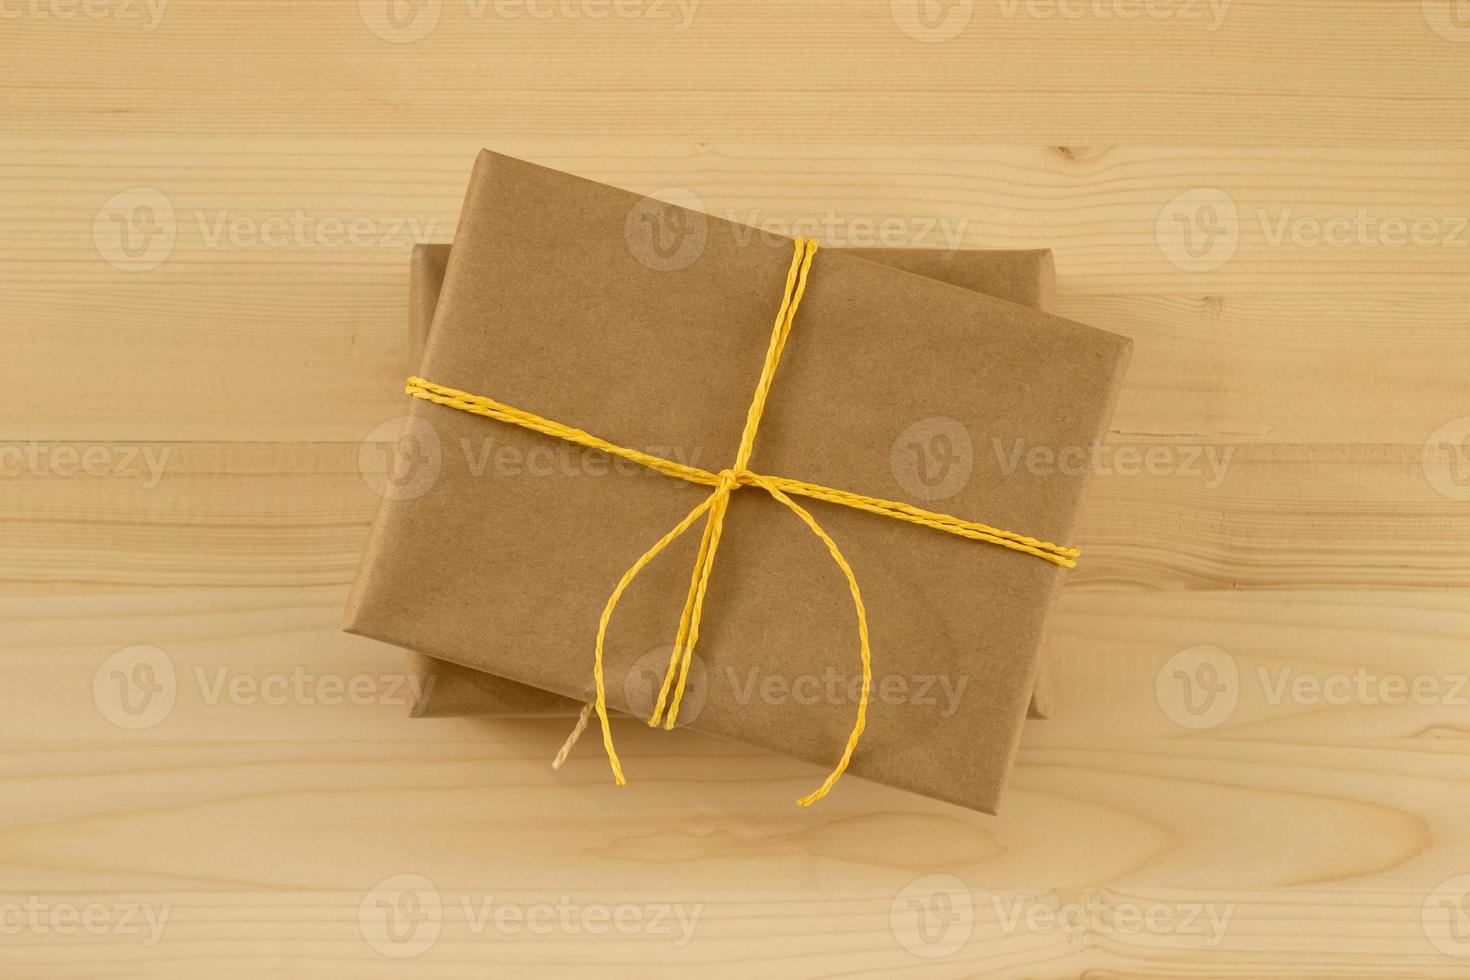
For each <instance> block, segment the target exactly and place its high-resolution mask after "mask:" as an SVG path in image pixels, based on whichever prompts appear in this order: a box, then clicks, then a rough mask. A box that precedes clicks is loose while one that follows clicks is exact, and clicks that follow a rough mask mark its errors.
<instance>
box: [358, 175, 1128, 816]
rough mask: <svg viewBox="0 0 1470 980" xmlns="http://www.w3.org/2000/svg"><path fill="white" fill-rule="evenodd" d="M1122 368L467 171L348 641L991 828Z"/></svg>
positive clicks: (1095, 339)
mask: <svg viewBox="0 0 1470 980" xmlns="http://www.w3.org/2000/svg"><path fill="white" fill-rule="evenodd" d="M773 324H774V327H773ZM1129 349H1130V344H1129V341H1128V340H1127V339H1126V338H1123V337H1119V336H1115V335H1112V334H1109V333H1106V332H1103V331H1099V330H1095V329H1093V328H1090V327H1087V326H1084V325H1082V324H1078V323H1075V322H1071V321H1068V320H1064V319H1061V318H1058V317H1055V316H1051V315H1049V314H1046V313H1043V312H1040V311H1038V310H1035V309H1032V308H1028V307H1026V306H1022V305H1018V304H1015V303H1010V302H1007V301H1005V300H1001V299H997V298H994V297H991V296H988V295H985V294H983V293H980V292H977V291H974V290H970V289H964V288H960V287H957V286H953V285H950V284H947V283H943V282H939V281H937V280H935V279H933V278H928V277H925V276H920V275H915V274H914V273H912V272H909V271H905V270H903V269H898V268H894V267H893V266H892V265H885V264H881V263H878V262H874V261H871V260H869V259H867V258H864V257H861V256H857V255H852V254H847V253H845V252H844V251H842V250H836V249H834V250H828V251H815V252H814V251H813V248H812V246H811V245H810V243H803V242H792V241H790V240H787V239H781V238H780V237H779V236H774V235H770V234H767V233H764V232H761V231H757V230H755V229H750V228H746V227H743V226H740V225H738V224H735V223H732V222H727V221H723V220H721V219H719V218H715V217H711V216H706V215H702V214H699V213H697V212H694V211H689V210H687V209H684V208H680V207H677V206H675V205H671V204H665V203H662V202H658V201H651V200H649V199H646V198H641V197H640V196H639V195H637V194H633V193H630V192H627V191H622V190H619V189H616V188H611V187H607V186H605V185H601V184H597V183H595V182H592V181H587V180H583V179H580V178H576V177H573V176H570V175H567V174H562V173H558V172H556V171H552V170H548V169H545V168H542V167H537V166H535V165H533V164H529V163H525V162H523V161H518V160H514V159H511V158H509V157H505V156H502V155H498V154H494V153H489V152H486V153H483V154H482V155H481V156H480V158H479V160H478V161H477V163H476V167H475V171H474V174H473V176H472V178H471V182H470V187H469V191H468V194H467V196H466V200H465V206H464V210H463V212H462V214H461V219H460V225H459V231H458V235H457V237H456V240H455V245H454V249H453V251H452V253H451V255H450V258H449V263H448V268H447V270H446V274H445V277H444V283H443V290H442V293H441V295H440V299H439V303H438V306H437V309H436V311H435V314H434V319H433V329H432V332H431V334H430V337H429V340H428V344H427V348H426V350H425V353H424V359H423V364H422V367H421V369H420V373H421V375H422V378H420V379H413V380H411V381H410V383H409V385H408V389H407V390H408V392H409V393H410V394H412V395H414V396H415V397H414V399H413V400H412V401H411V402H410V408H409V414H408V421H407V425H408V426H410V427H412V428H414V429H415V430H416V433H417V439H416V442H417V443H418V444H419V445H420V446H426V447H429V448H430V449H431V450H432V452H430V453H429V454H428V455H429V457H430V458H431V461H432V463H433V465H432V466H430V467H428V468H427V469H426V470H424V473H423V476H424V478H423V479H419V480H416V481H415V484H416V485H415V487H414V488H413V490H414V492H412V493H402V494H389V495H387V496H386V497H385V499H384V501H383V504H382V506H381V507H380V509H379V514H378V517H377V519H376V521H375V523H374V528H373V532H372V534H371V536H370V538H369V542H368V545H367V548H366V550H365V552H364V556H363V561H362V565H361V569H360V572H359V575H358V578H357V581H356V583H355V586H354V589H353V592H352V595H351V597H350V599H349V603H348V608H347V612H346V621H345V626H346V628H347V629H348V630H349V631H351V632H355V633H359V634H362V635H365V636H370V637H373V638H375V639H379V640H382V641H385V642H389V643H393V644H396V645H398V646H402V647H407V648H410V649H414V650H419V651H423V652H424V653H426V654H428V655H430V656H433V657H437V658H439V659H442V660H446V661H450V662H453V663H456V664H460V665H462V666H465V667H469V668H472V669H474V670H477V671H481V672H484V673H487V674H491V675H495V676H498V677H503V678H506V679H508V680H510V681H514V682H516V683H519V684H523V685H527V686H530V687H533V688H536V689H539V690H543V691H549V692H551V693H554V694H559V695H562V696H564V697H567V698H570V699H574V700H577V701H582V702H586V701H589V700H593V699H596V700H597V702H598V703H599V706H600V707H605V708H606V709H609V710H620V711H630V712H632V713H635V714H648V713H649V712H650V711H652V714H653V716H655V717H657V718H659V719H661V720H662V721H663V723H665V724H666V725H670V724H672V723H673V721H674V720H675V719H676V720H677V723H678V724H681V725H683V724H687V725H689V726H691V727H694V728H696V729H699V730H701V731H705V732H709V733H711V734H714V735H717V736H720V737H725V738H731V739H736V740H739V741H742V742H745V743H748V744H752V745H756V746H761V747H764V748H768V749H771V750H774V751H777V752H781V753H784V754H786V755H789V756H791V757H794V758H797V759H803V760H806V761H809V762H812V763H814V764H816V765H818V766H821V767H824V768H826V769H827V770H828V773H827V777H826V779H825V781H823V780H822V773H821V772H814V776H813V780H814V782H819V783H820V785H819V786H818V787H817V789H816V791H815V792H814V793H812V794H809V795H808V796H807V797H805V798H804V800H803V802H811V801H813V800H814V799H816V798H819V797H820V796H821V795H822V794H823V793H825V792H826V790H827V789H829V788H831V787H832V785H833V781H834V779H835V777H836V776H837V775H838V774H840V773H841V771H842V769H843V767H846V769H847V771H848V772H850V773H851V774H853V775H856V776H860V777H864V778H868V779H872V780H875V781H878V782H880V783H884V784H887V785H890V786H895V787H899V788H903V789H907V790H911V791H913V792H917V793H921V794H923V795H926V796H930V797H933V798H936V799H941V800H947V801H950V802H953V803H957V804H959V805H962V806H967V807H971V808H974V809H978V810H982V811H985V812H995V809H996V807H997V805H998V801H999V799H1000V794H1001V788H1002V786H1003V784H1004V781H1005V776H1006V774H1007V772H1008V771H1009V769H1010V766H1011V763H1012V760H1013V756H1014V753H1015V748H1016V743H1017V739H1018V735H1019V732H1020V729H1021V725H1022V722H1023V719H1024V717H1025V714H1026V709H1027V704H1028V702H1029V700H1030V698H1031V693H1032V689H1033V686H1034V684H1035V679H1036V675H1037V669H1038V660H1039V652H1040V650H1041V646H1042V642H1043V637H1044V636H1045V632H1046V623H1047V618H1048V616H1049V614H1050V611H1051V607H1052V604H1053V600H1054V599H1055V596H1056V593H1057V590H1058V589H1059V588H1060V586H1061V583H1062V581H1063V580H1064V577H1065V574H1066V568H1067V567H1068V566H1070V565H1071V564H1073V563H1074V561H1075V555H1074V552H1073V551H1071V550H1070V549H1069V548H1068V547H1067V545H1068V543H1069V542H1070V540H1071V538H1072V536H1073V532H1074V531H1075V528H1076V523H1077V515H1078V510H1079V508H1080V505H1081V501H1082V498H1083V493H1084V489H1085V484H1086V469H1087V468H1086V467H1085V466H1082V467H1069V466H1058V465H1054V464H1055V463H1056V461H1057V460H1059V459H1062V458H1067V457H1068V456H1069V454H1072V453H1074V452H1075V453H1084V452H1085V451H1086V449H1087V448H1088V447H1090V446H1092V445H1093V444H1094V443H1095V442H1096V441H1097V440H1100V439H1101V438H1102V436H1103V435H1104V433H1105V432H1106V430H1107V424H1108V419H1109V416H1110V413H1111V410H1112V406H1113V403H1114V401H1115V400H1116V397H1117V393H1118V390H1119V387H1120V385H1121V382H1122V377H1123V373H1124V370H1125V367H1126V362H1127V359H1128V354H1129ZM487 440H490V441H489V442H487ZM467 449H468V450H472V451H466V450H467ZM992 450H993V451H992ZM1018 450H1019V451H1018ZM490 458H493V459H497V460H501V461H507V465H506V466H504V467H502V466H499V465H487V464H486V460H487V459H490ZM936 458H938V459H940V460H941V461H942V464H943V465H940V466H937V467H936V466H935V465H933V464H934V461H935V459H936ZM533 459H534V460H537V461H539V462H538V464H537V465H535V466H532V465H531V461H532V460H533ZM1047 460H1050V461H1051V463H1052V465H1049V464H1047V462H1046V461H1047ZM509 464H515V465H509ZM621 464H629V465H621ZM797 498H800V500H799V503H798V502H797ZM700 520H703V522H704V523H703V524H702V525H701V524H700V523H699V521H700ZM701 526H702V527H703V529H704V530H703V531H701V530H700V527H701ZM690 528H695V530H694V531H693V532H692V533H685V534H683V535H682V536H676V535H675V534H674V532H675V531H679V530H683V531H688V530H689V529H690ZM660 548H661V549H662V550H661V551H660V550H659V549H660ZM656 552H657V553H656ZM691 570H693V573H692V574H691ZM634 573H636V578H633V577H631V576H632V575H633V574H634ZM859 583H860V588H859ZM613 597H615V598H617V599H618V604H617V605H616V607H615V609H613V608H610V598H613ZM696 634H697V642H693V641H694V637H695V635H696ZM600 637H601V638H603V639H605V642H603V643H601V644H600V646H599V644H598V642H597V641H598V640H599V638H600ZM671 668H674V669H673V670H672V675H671ZM660 678H662V680H663V687H662V689H661V688H660ZM674 678H677V680H675V679H674ZM670 681H673V687H672V690H671V689H670V687H669V684H670ZM660 694H663V695H667V696H668V697H667V699H665V698H661V697H659V695H660ZM660 702H664V703H660ZM676 706H677V707H676ZM604 715H605V711H601V710H600V711H599V728H600V729H601V734H602V736H603V741H604V748H605V749H606V750H607V751H608V754H609V756H610V761H614V760H615V756H614V755H613V744H612V742H613V735H614V732H613V726H610V725H608V724H607V723H606V721H605V720H603V718H604ZM669 737H677V736H674V735H671V736H669ZM582 751H583V752H590V751H592V747H591V746H583V748H582ZM625 761H626V762H627V773H628V777H629V778H630V779H631V780H632V781H633V782H634V783H635V784H636V781H637V774H638V766H637V760H636V759H630V760H625Z"/></svg>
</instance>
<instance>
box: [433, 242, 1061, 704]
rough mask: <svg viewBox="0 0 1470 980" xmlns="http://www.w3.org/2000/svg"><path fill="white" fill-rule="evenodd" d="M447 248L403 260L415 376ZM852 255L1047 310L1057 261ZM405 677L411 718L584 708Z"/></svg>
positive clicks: (486, 677) (513, 688)
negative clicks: (410, 695)
mask: <svg viewBox="0 0 1470 980" xmlns="http://www.w3.org/2000/svg"><path fill="white" fill-rule="evenodd" d="M449 251H450V246H449V245H447V244H433V245H430V244H420V245H415V246H414V248H413V252H412V255H411V257H410V259H409V315H408V337H409V363H408V368H409V370H410V371H413V372H417V371H418V370H419V368H420V366H421V365H422V364H423V356H424V348H425V347H426V346H427V345H428V340H429V331H430V328H431V327H432V325H433V322H434V310H435V308H436V307H437V306H438V304H439V292H440V290H441V289H442V288H443V285H444V271H445V268H446V267H447V266H448V264H449ZM844 251H848V252H850V253H851V254H853V255H858V256H860V257H862V258H868V259H871V260H873V261H874V262H881V263H883V264H885V265H891V266H894V267H895V268H899V269H906V270H907V271H909V272H912V273H915V274H916V275H921V276H927V277H929V278H930V279H937V280H940V281H941V282H947V283H950V284H951V285H955V286H961V287H963V288H965V289H973V290H976V291H978V292H982V293H987V294H989V295H991V296H995V297H997V298H999V299H1005V300H1009V301H1011V302H1013V303H1020V304H1022V305H1023V306H1031V307H1035V308H1037V309H1043V310H1044V309H1047V308H1048V307H1049V306H1050V304H1051V302H1052V299H1053V297H1054V296H1055V292H1056V263H1055V262H1054V261H1053V259H1052V254H1051V252H1050V251H1048V250H1046V249H1030V250H1021V251H1000V250H974V249H953V250H949V249H946V250H940V249H895V248H850V249H844ZM406 665H407V668H408V671H409V676H410V677H412V678H413V679H414V683H413V684H410V685H409V688H410V690H412V691H415V692H417V694H416V696H415V698H414V700H413V703H412V705H411V708H410V711H411V713H412V714H413V715H414V717H420V718H446V717H457V716H462V715H501V716H528V715H530V716H545V715H554V716H561V715H565V716H567V717H571V716H574V715H576V714H577V713H578V712H579V711H580V710H581V708H582V705H581V704H580V703H579V702H577V701H573V700H572V699H570V698H564V697H561V696H560V695H556V694H551V693H549V692H547V691H542V690H538V689H536V688H534V687H528V686H526V685H524V684H517V683H516V682H515V681H511V680H506V679H505V678H500V677H495V676H494V675H491V674H486V673H484V672H483V671H478V670H474V669H472V668H469V667H464V666H462V665H460V664H456V663H453V662H452V661H446V660H440V659H438V658H437V657H430V656H425V655H423V654H419V653H415V652H412V651H410V652H409V653H408V655H407V658H406ZM1050 713H1051V680H1050V665H1049V659H1048V658H1047V656H1046V654H1045V650H1043V654H1042V656H1041V659H1040V662H1039V664H1038V668H1037V675H1036V685H1035V688H1034V689H1033V690H1032V692H1031V703H1030V707H1029V716H1030V717H1032V718H1047V717H1049V716H1050Z"/></svg>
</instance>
